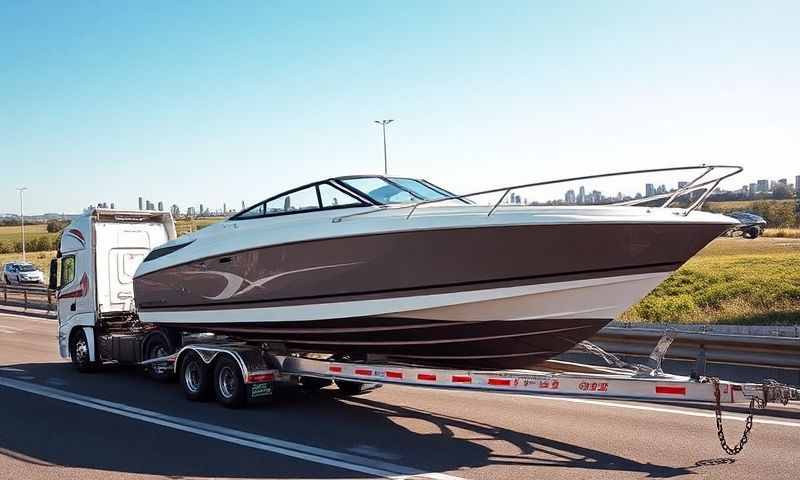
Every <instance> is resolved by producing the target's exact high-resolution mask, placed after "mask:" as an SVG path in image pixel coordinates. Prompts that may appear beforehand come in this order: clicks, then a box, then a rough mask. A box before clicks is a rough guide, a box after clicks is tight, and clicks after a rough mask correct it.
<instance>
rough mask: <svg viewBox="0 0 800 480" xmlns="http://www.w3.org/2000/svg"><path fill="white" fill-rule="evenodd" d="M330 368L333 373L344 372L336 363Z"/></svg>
mask: <svg viewBox="0 0 800 480" xmlns="http://www.w3.org/2000/svg"><path fill="white" fill-rule="evenodd" d="M328 370H329V371H330V372H331V373H342V367H337V366H335V365H331V366H330V367H328Z"/></svg>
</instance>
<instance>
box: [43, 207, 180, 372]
mask: <svg viewBox="0 0 800 480" xmlns="http://www.w3.org/2000/svg"><path fill="white" fill-rule="evenodd" d="M175 237H176V232H175V223H174V221H173V219H172V215H171V214H170V213H168V212H155V211H122V210H110V209H100V208H96V209H92V210H90V211H89V212H88V213H86V214H84V215H81V216H79V217H77V218H75V219H74V220H73V221H72V222H71V223H70V224H69V225H68V226H67V227H66V228H65V229H64V231H63V233H62V235H61V239H60V242H59V245H58V252H57V255H56V258H55V259H54V260H53V261H52V262H51V264H50V282H49V284H50V288H51V289H53V290H55V291H56V298H57V314H58V344H59V353H60V354H61V356H62V357H64V358H71V359H72V361H73V363H76V365H78V366H79V367H80V366H81V365H85V366H87V367H88V366H90V365H94V364H96V363H98V362H99V361H101V360H103V359H106V358H108V359H115V360H120V359H122V360H123V361H124V360H125V359H128V358H130V360H131V361H132V362H133V361H138V360H140V358H141V352H140V350H141V349H140V345H139V343H140V342H139V341H138V340H137V339H139V338H140V337H141V335H137V334H136V331H135V330H136V328H135V325H136V324H137V321H138V318H137V315H136V303H135V302H134V298H133V275H134V273H135V272H136V269H137V268H138V266H139V264H141V263H142V261H143V260H144V258H145V257H146V256H147V254H148V253H149V252H150V250H152V249H153V248H155V247H157V246H159V245H161V244H163V243H165V242H167V241H169V240H172V239H174V238H175ZM115 334H121V335H115ZM128 334H130V335H128ZM126 348H127V349H128V350H125V349H126ZM120 349H123V350H120ZM121 351H122V352H123V354H122V355H119V353H120V352H121ZM126 351H127V354H125V352H126ZM76 360H77V362H76Z"/></svg>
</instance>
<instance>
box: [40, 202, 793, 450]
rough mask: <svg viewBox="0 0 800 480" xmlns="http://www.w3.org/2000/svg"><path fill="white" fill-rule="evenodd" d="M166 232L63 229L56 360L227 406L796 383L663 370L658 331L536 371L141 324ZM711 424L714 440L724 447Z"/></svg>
mask: <svg viewBox="0 0 800 480" xmlns="http://www.w3.org/2000/svg"><path fill="white" fill-rule="evenodd" d="M174 238H176V229H175V222H174V220H173V218H172V216H171V214H170V213H168V212H158V211H138V210H137V211H122V210H110V209H102V208H95V209H92V210H90V211H89V212H87V213H85V214H84V215H81V216H78V217H76V218H75V219H74V220H73V221H72V222H71V223H70V224H69V225H68V226H67V227H66V228H65V229H64V231H63V232H62V234H61V238H60V242H59V245H58V252H57V255H56V258H55V259H54V260H53V261H52V262H51V264H50V277H49V288H50V289H51V290H54V291H55V292H56V298H57V300H56V301H57V308H56V310H57V317H58V345H59V352H60V354H61V356H62V357H63V358H67V359H69V360H70V361H71V363H72V364H73V365H74V367H75V368H77V369H78V370H79V371H82V372H85V371H90V370H94V369H97V368H101V367H102V366H103V365H107V364H121V365H137V366H140V367H142V368H143V370H144V371H146V372H147V374H148V375H150V376H151V377H153V378H155V379H157V380H161V381H165V380H170V379H175V378H177V380H178V383H180V385H181V387H182V388H183V391H184V394H185V396H186V398H187V399H189V400H193V401H199V400H205V399H211V398H214V397H215V398H216V400H217V401H218V402H220V403H221V404H223V405H225V406H227V407H241V406H244V405H247V404H249V403H254V402H260V401H262V400H265V399H269V398H271V397H272V396H273V393H274V386H275V384H276V383H277V382H285V383H290V384H293V385H297V386H300V387H302V388H305V389H309V390H315V389H320V388H324V387H326V386H328V385H332V384H333V385H336V386H337V387H338V388H339V390H340V391H341V392H342V393H343V394H346V395H352V394H360V393H364V392H367V391H370V390H372V389H374V388H376V387H377V386H380V385H383V384H401V385H409V386H418V387H426V388H448V389H462V390H474V391H494V392H505V393H516V394H533V395H564V396H573V397H599V398H615V399H623V400H656V401H669V402H673V403H674V402H698V401H700V402H709V403H714V404H716V409H717V412H718V414H720V413H719V412H720V405H721V404H722V403H748V402H749V403H750V407H751V409H752V408H753V407H754V405H758V406H763V405H766V403H768V402H775V401H780V402H784V403H785V402H786V401H788V400H789V399H798V398H800V390H798V389H796V388H791V387H787V386H785V385H780V384H777V383H775V382H765V383H763V384H756V383H736V382H729V381H722V380H719V379H715V378H704V377H684V376H678V375H670V374H667V373H664V372H663V371H661V368H660V363H661V359H662V358H663V357H664V355H665V354H666V352H667V348H668V347H669V344H670V343H671V338H670V337H668V336H667V337H665V338H664V339H662V341H661V342H659V344H658V345H656V347H655V348H654V350H653V353H652V354H651V358H652V359H653V360H655V363H656V366H655V367H648V366H645V365H631V364H626V363H625V362H623V361H622V360H620V359H619V358H616V357H615V356H614V355H612V354H610V353H608V352H603V351H601V350H600V349H599V347H596V346H594V345H591V344H588V345H587V349H588V351H590V352H592V351H600V352H599V355H598V356H599V357H600V358H603V359H605V360H606V361H608V360H609V359H613V362H610V363H611V364H612V366H611V367H608V366H596V365H586V364H572V363H569V362H561V361H557V360H550V361H548V364H547V365H546V368H543V369H541V370H540V371H513V372H511V371H500V372H497V371H470V370H455V369H435V368H430V367H421V366H413V365H397V364H380V363H370V362H367V361H365V360H362V361H354V360H352V359H348V358H337V357H335V356H325V355H319V354H317V355H304V356H299V355H286V354H285V352H284V353H283V354H282V352H280V351H276V350H275V349H274V346H272V345H266V344H259V343H253V342H251V343H247V342H243V341H237V339H235V338H227V337H225V336H220V335H216V334H214V333H213V332H205V333H197V332H193V333H186V332H181V331H175V330H172V329H169V328H164V327H162V326H158V325H154V324H148V323H145V322H142V321H141V320H140V319H139V317H138V315H137V310H136V299H135V296H134V288H133V277H134V274H135V273H136V269H137V268H138V267H139V265H140V264H141V263H142V261H144V260H145V258H146V257H147V255H148V254H149V253H150V251H151V250H153V249H154V248H156V247H158V246H159V245H161V244H163V243H165V242H167V241H169V240H172V239H174ZM174 287H175V288H182V287H181V285H175V286H174ZM588 347H591V348H588ZM719 433H720V439H721V443H722V446H723V448H725V449H726V451H729V450H728V448H729V447H728V446H727V444H726V443H725V441H724V436H721V431H720V432H719ZM742 445H743V444H742ZM742 445H740V447H741V446H742ZM739 449H740V448H739ZM733 450H735V449H733ZM733 450H730V451H733ZM736 451H737V452H738V450H736Z"/></svg>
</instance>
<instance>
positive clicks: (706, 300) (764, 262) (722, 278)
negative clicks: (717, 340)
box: [622, 237, 800, 325]
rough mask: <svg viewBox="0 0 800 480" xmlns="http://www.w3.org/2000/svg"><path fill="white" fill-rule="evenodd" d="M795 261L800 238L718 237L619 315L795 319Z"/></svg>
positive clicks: (798, 312)
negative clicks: (749, 238)
mask: <svg viewBox="0 0 800 480" xmlns="http://www.w3.org/2000/svg"><path fill="white" fill-rule="evenodd" d="M799 266H800V240H797V239H782V238H763V237H762V238H759V239H756V240H747V239H741V238H719V239H717V240H714V241H713V242H712V243H711V244H710V245H709V246H708V247H706V248H705V249H703V250H702V251H701V252H700V253H699V254H698V255H697V256H695V257H694V258H692V259H691V260H689V261H688V262H687V263H686V264H685V265H684V266H683V267H681V268H680V269H679V270H678V271H677V272H676V273H675V274H673V275H672V276H671V277H670V278H669V279H667V281H665V282H664V283H662V284H661V285H660V286H659V287H658V288H656V289H655V290H654V291H653V292H651V293H650V295H648V296H647V297H645V298H644V299H643V300H642V301H641V302H640V303H639V304H637V305H635V306H633V307H632V308H631V309H630V310H628V311H627V312H625V313H624V314H623V315H622V319H623V320H628V321H639V320H641V321H650V322H677V323H727V324H760V325H777V324H793V325H794V324H800V267H799Z"/></svg>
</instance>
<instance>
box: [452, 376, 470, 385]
mask: <svg viewBox="0 0 800 480" xmlns="http://www.w3.org/2000/svg"><path fill="white" fill-rule="evenodd" d="M450 381H451V382H453V383H472V377H470V376H469V375H453V376H452V377H451V378H450Z"/></svg>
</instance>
